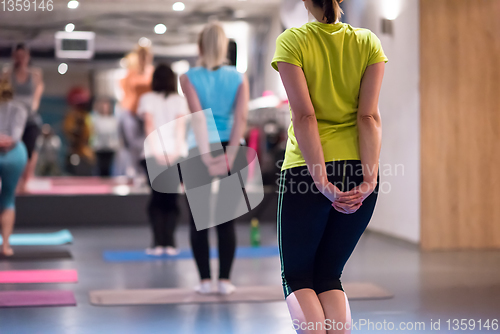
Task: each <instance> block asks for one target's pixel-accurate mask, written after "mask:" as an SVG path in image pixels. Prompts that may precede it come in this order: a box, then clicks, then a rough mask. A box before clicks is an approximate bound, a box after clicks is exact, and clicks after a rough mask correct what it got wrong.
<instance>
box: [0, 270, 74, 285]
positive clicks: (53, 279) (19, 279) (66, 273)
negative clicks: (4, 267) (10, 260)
mask: <svg viewBox="0 0 500 334" xmlns="http://www.w3.org/2000/svg"><path fill="white" fill-rule="evenodd" d="M76 282H78V273H77V272H76V270H74V269H70V270H12V271H0V283H76Z"/></svg>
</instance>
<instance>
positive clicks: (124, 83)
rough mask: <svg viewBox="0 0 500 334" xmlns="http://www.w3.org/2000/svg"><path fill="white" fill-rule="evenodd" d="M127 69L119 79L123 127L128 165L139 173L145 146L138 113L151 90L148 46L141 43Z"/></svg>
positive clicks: (130, 56)
mask: <svg viewBox="0 0 500 334" xmlns="http://www.w3.org/2000/svg"><path fill="white" fill-rule="evenodd" d="M127 63H128V64H127V65H128V72H127V75H126V76H125V78H123V79H122V80H121V81H120V84H121V87H122V90H123V99H122V101H121V102H120V107H121V109H122V114H121V116H120V130H121V133H122V137H123V141H124V145H125V148H126V150H127V153H128V159H129V167H132V171H133V173H137V172H138V166H139V162H140V155H141V152H142V149H143V145H144V131H143V124H142V122H141V120H140V118H139V117H138V116H137V106H138V104H139V99H140V97H141V95H143V94H144V93H147V92H149V91H151V80H152V77H153V72H154V67H153V64H152V63H153V54H152V53H151V50H150V49H149V48H148V47H142V46H139V47H137V49H136V50H135V51H134V52H132V53H131V54H129V56H128V57H127Z"/></svg>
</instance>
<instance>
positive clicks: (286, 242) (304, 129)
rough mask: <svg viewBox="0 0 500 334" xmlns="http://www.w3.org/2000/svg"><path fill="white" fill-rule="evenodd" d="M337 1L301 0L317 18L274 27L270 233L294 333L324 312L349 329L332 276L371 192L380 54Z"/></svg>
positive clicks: (324, 318) (358, 231) (340, 328)
mask: <svg viewBox="0 0 500 334" xmlns="http://www.w3.org/2000/svg"><path fill="white" fill-rule="evenodd" d="M341 2H342V0H304V3H305V6H306V8H307V9H308V10H309V12H310V13H311V14H312V15H313V16H314V17H315V18H316V19H317V22H309V23H307V24H305V25H303V26H302V27H300V28H291V29H287V30H286V31H285V32H283V33H282V34H281V35H280V36H279V37H278V39H277V41H276V52H275V55H274V58H273V61H272V66H273V67H274V68H275V69H276V70H277V71H279V74H280V76H281V80H282V81H283V85H284V86H285V89H286V92H287V95H288V99H289V103H290V113H291V118H292V122H291V124H290V128H289V129H288V141H287V146H286V153H285V160H284V162H283V166H282V169H281V177H280V191H279V201H278V243H279V247H280V260H281V269H282V280H283V289H284V293H285V298H286V301H287V304H288V308H289V310H290V314H291V316H292V319H293V325H294V328H295V329H296V330H297V331H298V332H300V333H310V332H314V333H325V332H326V331H328V332H330V331H329V329H333V328H332V324H333V322H332V321H335V324H336V325H337V326H336V327H334V328H335V329H336V331H334V332H335V333H350V323H351V315H350V308H349V303H348V300H347V297H346V295H345V293H344V289H343V287H342V284H341V281H340V276H341V274H342V270H343V268H344V265H345V263H346V262H347V260H348V258H349V257H350V255H351V253H352V251H353V250H354V248H355V246H356V244H357V242H358V240H359V238H360V237H361V235H362V234H363V232H364V230H365V229H366V226H367V225H368V223H369V221H370V219H371V216H372V213H373V210H374V208H375V203H376V200H377V192H378V160H379V153H380V146H381V119H380V114H379V110H378V98H379V93H380V88H381V85H382V78H383V75H384V67H385V62H387V57H386V56H385V54H384V52H383V50H382V46H381V43H380V40H379V39H378V38H377V36H375V34H373V33H372V32H371V31H369V30H368V29H360V28H354V27H352V26H350V25H349V24H346V23H342V22H340V21H339V19H340V16H341V14H342V10H341V8H340V6H339V4H340V3H341ZM311 323H313V324H316V325H315V326H314V330H311V328H310V327H309V326H308V324H311ZM317 324H323V325H322V326H320V327H321V328H320V327H318V326H317Z"/></svg>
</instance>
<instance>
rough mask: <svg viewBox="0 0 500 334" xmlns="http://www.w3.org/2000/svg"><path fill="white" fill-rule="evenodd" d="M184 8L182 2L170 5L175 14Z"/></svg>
mask: <svg viewBox="0 0 500 334" xmlns="http://www.w3.org/2000/svg"><path fill="white" fill-rule="evenodd" d="M185 8H186V5H184V3H183V2H176V3H174V4H173V5H172V9H173V10H175V11H176V12H182V11H183V10H184V9H185Z"/></svg>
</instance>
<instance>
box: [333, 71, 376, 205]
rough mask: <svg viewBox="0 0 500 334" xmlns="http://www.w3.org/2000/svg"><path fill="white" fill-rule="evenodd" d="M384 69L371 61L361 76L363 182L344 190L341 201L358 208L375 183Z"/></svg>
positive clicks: (360, 123)
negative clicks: (379, 100)
mask: <svg viewBox="0 0 500 334" xmlns="http://www.w3.org/2000/svg"><path fill="white" fill-rule="evenodd" d="M384 69H385V63H384V62H380V63H375V64H372V65H370V66H368V67H367V68H366V70H365V74H364V75H363V78H362V79H361V87H360V90H359V104H358V115H357V125H358V137H359V153H360V157H361V164H362V166H363V183H362V184H361V185H359V186H357V187H355V188H354V189H352V190H351V191H349V192H347V193H346V196H345V197H344V198H343V199H342V200H341V202H342V203H343V204H345V205H350V206H351V207H359V206H360V205H361V203H362V202H363V201H364V200H365V198H367V197H368V196H369V195H370V194H371V193H372V192H373V191H374V190H375V187H376V186H377V176H378V161H379V156H380V148H381V144H382V120H381V117H380V112H379V108H378V99H379V94H380V88H381V87H382V79H383V77H384ZM334 207H335V205H334Z"/></svg>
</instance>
